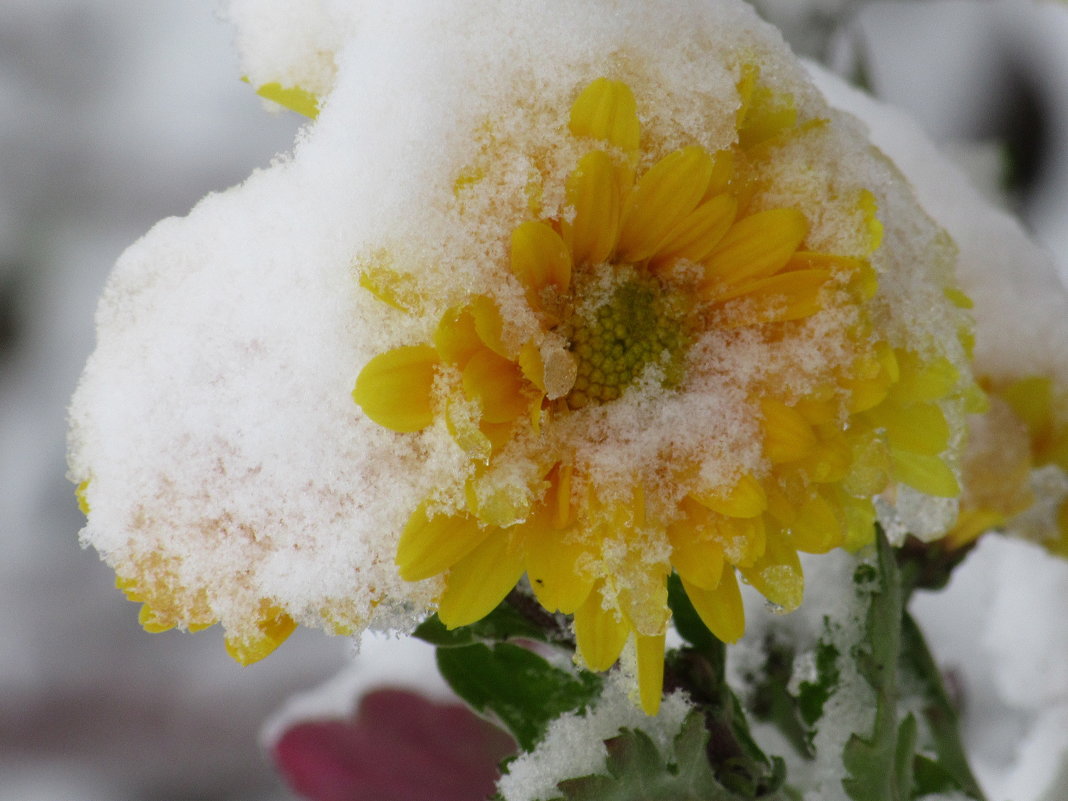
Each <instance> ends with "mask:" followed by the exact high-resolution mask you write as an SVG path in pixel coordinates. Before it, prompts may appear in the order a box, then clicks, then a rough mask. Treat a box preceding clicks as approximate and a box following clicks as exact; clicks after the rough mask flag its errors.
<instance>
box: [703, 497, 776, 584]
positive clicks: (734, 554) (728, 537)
mask: <svg viewBox="0 0 1068 801" xmlns="http://www.w3.org/2000/svg"><path fill="white" fill-rule="evenodd" d="M769 501H770V498H769ZM713 539H714V540H715V541H716V542H718V543H719V545H720V547H721V548H722V549H723V556H724V558H726V560H727V562H728V563H729V564H732V565H734V566H735V567H744V566H746V565H751V564H753V563H754V562H755V561H756V560H757V559H759V558H760V556H761V555H762V554H763V553H764V549H765V546H766V543H767V531H766V526H765V523H764V516H763V515H758V516H757V517H744V518H743V517H721V518H720V519H719V522H718V523H717V524H716V526H715V528H714V530H713Z"/></svg>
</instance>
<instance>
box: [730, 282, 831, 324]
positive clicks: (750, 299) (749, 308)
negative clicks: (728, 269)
mask: <svg viewBox="0 0 1068 801" xmlns="http://www.w3.org/2000/svg"><path fill="white" fill-rule="evenodd" d="M830 277H831V276H830V273H829V272H827V271H826V270H796V271H793V272H786V273H780V274H778V275H773V276H771V277H770V278H761V279H759V280H756V281H753V282H751V283H744V284H741V285H735V287H734V288H733V289H730V290H728V291H726V292H723V293H722V294H717V295H715V296H714V300H715V301H716V302H717V303H722V302H725V301H728V300H733V299H735V298H741V299H742V303H743V304H744V305H743V306H742V307H741V308H740V310H739V312H738V313H737V314H736V315H735V317H736V319H731V315H728V319H727V320H726V321H725V323H726V324H727V325H731V324H732V323H734V324H736V325H756V324H758V323H783V322H786V321H787V320H800V319H803V318H805V317H811V316H812V315H813V314H815V313H816V312H818V311H819V310H820V308H821V307H822V303H821V301H820V293H821V291H822V290H823V286H824V284H826V283H827V280H828V279H829V278H830ZM719 286H723V285H719ZM710 299H713V298H710Z"/></svg>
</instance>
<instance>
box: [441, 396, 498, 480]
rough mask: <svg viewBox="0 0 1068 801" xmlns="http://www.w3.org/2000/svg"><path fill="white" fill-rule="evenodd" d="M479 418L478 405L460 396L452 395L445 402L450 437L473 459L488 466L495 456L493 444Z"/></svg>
mask: <svg viewBox="0 0 1068 801" xmlns="http://www.w3.org/2000/svg"><path fill="white" fill-rule="evenodd" d="M479 416H480V410H479V407H478V404H477V403H471V402H470V401H465V400H464V399H463V398H462V397H459V396H458V395H450V396H449V398H448V399H447V400H446V401H445V425H446V427H447V428H448V429H449V436H451V437H452V439H453V441H454V442H455V443H456V444H457V445H459V446H460V448H461V449H463V452H464V453H466V454H467V455H468V456H470V457H471V458H472V459H476V460H478V461H480V462H482V463H484V464H488V463H489V460H490V456H492V455H493V443H492V442H491V441H490V438H489V437H487V436H486V435H485V434H484V433H483V431H482V428H481V427H480V426H479Z"/></svg>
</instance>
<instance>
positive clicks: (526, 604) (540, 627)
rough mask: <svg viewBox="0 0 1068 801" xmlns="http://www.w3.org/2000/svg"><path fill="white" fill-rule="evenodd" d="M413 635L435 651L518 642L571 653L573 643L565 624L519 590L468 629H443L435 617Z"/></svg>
mask: <svg viewBox="0 0 1068 801" xmlns="http://www.w3.org/2000/svg"><path fill="white" fill-rule="evenodd" d="M412 635H413V636H415V637H418V638H419V639H421V640H425V641H426V642H428V643H430V644H431V645H436V646H437V647H438V648H456V647H460V646H464V645H473V644H474V643H477V642H503V641H504V640H520V639H521V640H534V641H536V642H551V643H554V644H557V645H563V646H565V647H567V648H569V649H571V650H572V651H573V650H574V642H573V640H572V638H571V634H570V632H569V631H568V630H567V627H566V625H565V623H563V622H562V621H561V620H560V619H559V618H558V617H557V616H555V615H551V614H549V613H548V612H546V611H545V610H544V609H542V608H541V606H539V605H538V602H537V601H536V600H534V599H533V598H531V597H530V596H529V595H526V594H524V593H522V592H520V591H518V590H514V591H513V592H511V593H509V595H508V597H507V598H505V599H504V600H503V601H501V603H500V604H499V605H498V606H497V608H496V609H494V610H493V611H492V612H490V613H489V614H488V615H486V616H485V617H484V618H482V619H481V620H477V621H475V622H474V623H472V624H470V625H469V626H459V627H457V628H455V629H449V628H446V626H445V624H444V623H442V622H441V619H440V618H439V617H438V616H437V615H436V614H434V615H431V616H430V617H428V618H427V619H426V620H424V621H423V622H422V623H420V624H419V625H418V626H417V627H416V629H415V631H413V632H412Z"/></svg>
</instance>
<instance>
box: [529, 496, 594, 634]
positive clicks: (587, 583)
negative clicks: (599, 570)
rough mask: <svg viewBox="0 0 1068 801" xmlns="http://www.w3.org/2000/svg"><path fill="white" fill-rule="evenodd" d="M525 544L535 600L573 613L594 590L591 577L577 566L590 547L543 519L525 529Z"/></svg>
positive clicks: (552, 608) (561, 610)
mask: <svg viewBox="0 0 1068 801" xmlns="http://www.w3.org/2000/svg"><path fill="white" fill-rule="evenodd" d="M546 516H548V514H547V515H546ZM526 543H527V577H528V578H529V579H530V586H531V587H533V588H534V594H535V595H536V596H537V597H538V601H539V602H540V603H541V605H542V606H544V607H545V608H546V609H548V610H549V611H550V612H563V613H564V614H566V615H569V614H572V613H574V612H575V610H576V609H578V608H579V607H580V606H582V604H583V603H585V601H586V599H587V598H589V596H590V592H591V591H592V590H593V581H594V580H593V577H592V576H590V575H589V574H588V573H586V572H585V571H581V570H578V569H577V565H578V564H579V563H580V562H581V561H582V560H583V559H584V558H586V556H587V553H588V552H589V547H588V546H587V545H586V544H585V543H583V542H581V541H580V540H577V539H576V538H575V536H574V533H573V532H568V531H562V530H558V529H556V528H554V527H553V526H552V525H545V524H544V520H541V521H539V525H537V526H536V528H535V527H532V529H531V530H528V531H527V535H526Z"/></svg>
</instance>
